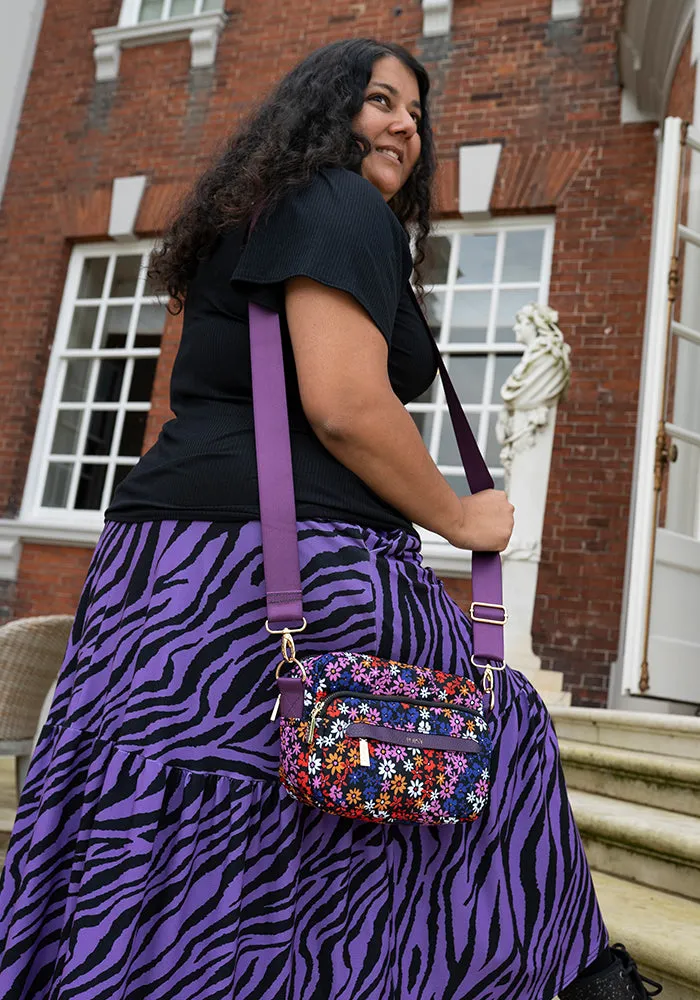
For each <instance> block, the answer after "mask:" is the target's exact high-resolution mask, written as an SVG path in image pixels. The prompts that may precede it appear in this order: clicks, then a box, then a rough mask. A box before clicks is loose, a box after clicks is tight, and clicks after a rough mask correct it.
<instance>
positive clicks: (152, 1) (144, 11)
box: [139, 0, 163, 21]
mask: <svg viewBox="0 0 700 1000" xmlns="http://www.w3.org/2000/svg"><path fill="white" fill-rule="evenodd" d="M162 12H163V0H141V10H140V11H139V21H158V20H160V18H161V15H162Z"/></svg>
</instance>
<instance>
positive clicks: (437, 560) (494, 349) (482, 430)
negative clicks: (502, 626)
mask: <svg viewBox="0 0 700 1000" xmlns="http://www.w3.org/2000/svg"><path fill="white" fill-rule="evenodd" d="M554 228H555V219H554V216H551V215H529V216H518V217H515V218H512V217H511V218H508V217H498V218H491V219H485V220H483V221H478V222H469V221H466V220H454V221H452V220H450V221H445V222H440V223H438V224H436V225H435V227H434V228H433V230H432V231H431V236H452V235H453V234H455V233H460V234H465V235H473V234H478V235H481V234H485V233H496V234H498V233H504V234H505V233H507V232H509V231H514V230H517V231H522V230H527V229H537V230H543V232H544V242H543V247H542V262H541V268H540V278H539V281H537V282H534V281H533V282H506V283H501V281H500V277H501V275H502V271H503V258H504V248H505V236H502V237H501V238H500V239H499V240H498V242H497V247H496V261H495V267H494V275H493V281H492V282H488V283H485V284H476V283H475V284H464V283H460V284H459V286H456V284H455V278H456V271H457V266H458V262H459V255H458V254H456V253H451V258H450V263H449V272H448V275H447V282H446V283H445V284H434V285H430V284H427V283H426V285H425V290H426V293H428V292H432V291H435V292H444V293H445V308H444V316H443V320H442V328H441V331H440V339H439V341H438V345H439V347H440V351H441V353H442V356H443V358H447V359H449V357H451V356H456V355H461V356H464V355H470V354H471V355H480V356H483V355H484V354H487V355H489V356H490V357H495V356H496V355H501V356H502V355H508V354H512V356H513V367H515V365H516V364H517V362H518V358H519V357H520V356H521V355H522V353H523V350H524V347H523V345H522V344H519V343H518V342H517V341H516V340H515V338H513V341H512V343H509V342H504V341H496V339H495V328H496V321H497V315H498V298H499V294H500V291H501V290H506V291H509V290H512V289H515V288H521V287H522V289H523V305H525V304H526V302H528V301H537V302H538V303H539V304H540V305H548V304H549V303H548V297H549V287H550V282H551V276H552V259H553V251H554ZM494 286H496V289H497V291H496V294H494V295H492V299H491V310H490V315H489V324H488V328H487V332H486V339H485V340H484V341H483V342H476V343H450V342H449V339H448V338H449V322H448V321H449V318H451V312H452V300H453V298H454V294H455V288H456V287H459V288H460V290H461V289H467V288H468V289H469V290H471V291H491V290H492V289H493V287H494ZM528 287H530V288H532V291H533V295H532V297H531V298H529V299H528V298H527V289H528ZM535 293H536V294H535ZM448 368H449V361H448ZM494 374H495V361H494V362H492V363H488V362H487V365H486V373H485V387H484V395H485V396H486V397H487V398H492V392H493V388H494V385H493V381H494ZM445 406H446V403H445V394H444V390H443V388H442V382H441V381H440V377H439V376H437V378H436V388H435V399H434V401H433V402H431V403H409V404H408V407H407V408H408V410H409V412H413V413H421V412H422V413H430V412H435V417H434V419H433V425H432V429H431V439H430V442H428V450H429V451H430V454H431V455H432V456H433V458H434V459H435V461H436V462H437V456H438V450H439V447H440V437H441V432H442V427H443V425H444V421H447V422H448V423H449V415H448V414H447V412H446V410H445V409H444V408H445ZM462 408H463V410H464V412H465V413H467V414H473V413H479V414H480V420H479V428H478V432H477V434H476V437H477V441H478V444H479V447H480V449H481V451H482V454H484V453H485V451H486V444H487V436H488V429H489V415H490V414H491V413H494V412H497V411H498V410H499V409H500V406H499V405H498V404H495V403H492V404H486V406H484V404H483V403H481V404H476V403H471V404H464V405H463V407H462ZM438 467H439V468H440V471H441V472H443V474H446V475H457V474H460V473H462V474H463V470H462V468H461V466H459V467H458V466H443V465H439V466H438ZM490 471H491V473H492V474H493V473H494V472H496V473H499V472H502V468H501V467H500V466H499V467H495V468H491V469H490ZM496 486H497V488H498V487H499V484H498V482H497V483H496ZM500 488H502V486H501V487H500ZM418 531H419V534H420V536H421V540H422V548H423V558H424V561H425V563H426V564H427V565H429V566H431V567H432V568H433V569H434V570H436V571H437V572H441V573H444V574H446V575H450V576H454V577H467V576H469V575H470V574H471V553H469V552H465V551H464V550H462V549H457V548H455V547H454V546H453V545H450V543H449V542H447V541H446V540H445V539H444V538H442V537H441V536H440V535H437V534H435V533H434V532H431V531H427V530H426V529H424V528H418Z"/></svg>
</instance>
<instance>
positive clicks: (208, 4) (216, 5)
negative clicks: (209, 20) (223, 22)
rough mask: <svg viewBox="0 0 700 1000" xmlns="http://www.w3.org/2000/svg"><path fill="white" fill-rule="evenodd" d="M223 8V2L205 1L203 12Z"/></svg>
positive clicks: (217, 0) (220, 0)
mask: <svg viewBox="0 0 700 1000" xmlns="http://www.w3.org/2000/svg"><path fill="white" fill-rule="evenodd" d="M222 7H223V0H204V3H203V4H202V10H221V8H222Z"/></svg>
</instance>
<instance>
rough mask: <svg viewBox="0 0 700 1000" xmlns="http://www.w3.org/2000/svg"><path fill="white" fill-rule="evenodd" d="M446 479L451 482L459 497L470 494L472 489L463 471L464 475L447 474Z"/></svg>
mask: <svg viewBox="0 0 700 1000" xmlns="http://www.w3.org/2000/svg"><path fill="white" fill-rule="evenodd" d="M445 479H446V480H447V482H448V483H449V484H450V486H451V487H452V489H453V490H454V491H455V493H456V494H457V496H458V497H466V496H469V494H470V493H471V490H470V489H469V487H468V486H467V477H466V476H465V475H464V473H462V475H461V476H460V475H455V474H453V475H450V476H445Z"/></svg>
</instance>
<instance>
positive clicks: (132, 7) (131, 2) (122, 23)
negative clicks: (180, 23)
mask: <svg viewBox="0 0 700 1000" xmlns="http://www.w3.org/2000/svg"><path fill="white" fill-rule="evenodd" d="M143 2H144V0H122V7H121V11H120V12H119V27H120V28H125V27H127V26H131V25H136V24H139V25H146V24H158V23H162V22H163V21H175V20H182V19H184V18H192V17H201V16H202V15H203V14H204V15H207V14H218V13H219V10H223V9H224V0H221V3H220V7H219V10H210V11H203V10H202V7H203V6H204V0H194V10H193V12H192V13H191V14H182V15H176V16H175V17H171V16H170V11H171V10H172V5H173V0H164V5H163V13H162V14H161V16H160V18H156V19H155V20H154V21H139V14H140V13H141V7H142V6H143Z"/></svg>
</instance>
